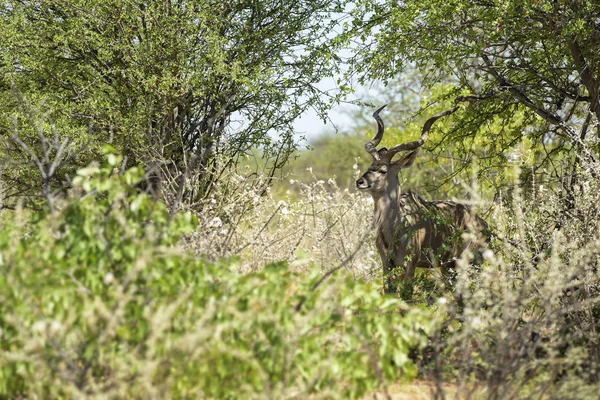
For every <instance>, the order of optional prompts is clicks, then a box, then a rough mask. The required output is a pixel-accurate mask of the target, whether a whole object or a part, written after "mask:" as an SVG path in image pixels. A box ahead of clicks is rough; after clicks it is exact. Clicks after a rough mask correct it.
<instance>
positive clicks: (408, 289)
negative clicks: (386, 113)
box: [356, 106, 487, 299]
mask: <svg viewBox="0 0 600 400" xmlns="http://www.w3.org/2000/svg"><path fill="white" fill-rule="evenodd" d="M384 107H385V106H383V107H381V108H380V109H378V110H377V111H375V112H374V113H373V117H374V118H375V120H376V121H377V128H378V129H377V134H376V135H375V137H374V138H373V139H372V140H370V141H369V142H367V144H366V145H365V150H366V151H367V152H368V153H369V154H371V156H372V157H373V163H372V164H371V165H370V166H369V168H368V169H367V171H366V172H365V173H364V174H363V176H361V177H360V178H359V179H358V180H357V181H356V187H357V188H358V189H359V190H362V191H366V192H369V193H370V194H371V196H373V200H374V201H375V215H374V226H375V229H376V233H377V238H376V245H377V250H378V251H379V255H380V256H381V261H382V262H383V276H384V291H385V292H386V293H395V292H396V285H397V284H398V283H397V281H396V280H395V277H398V278H399V279H398V280H399V281H404V285H403V287H404V291H403V297H404V298H405V299H409V298H410V297H411V296H412V282H411V281H412V278H413V276H414V272H415V268H416V267H425V268H431V267H441V268H442V274H444V272H445V270H446V268H448V267H453V266H454V263H455V261H456V260H457V259H458V258H460V256H461V254H462V252H463V251H464V250H466V249H467V248H468V247H469V246H470V245H471V243H466V242H465V240H464V239H463V237H462V236H463V235H462V233H463V232H465V231H475V232H481V231H487V224H486V222H485V221H484V220H483V219H482V218H480V217H479V216H478V215H477V214H476V213H475V212H474V211H472V210H471V209H470V208H469V207H467V206H465V205H462V204H458V203H456V202H453V201H426V200H423V199H422V198H421V197H420V196H419V195H417V194H416V193H411V192H407V193H401V192H400V183H399V180H398V173H399V172H400V170H401V169H403V168H408V167H410V166H411V165H412V164H413V162H414V161H415V158H416V157H417V153H418V152H419V148H420V147H421V146H422V145H423V143H425V141H426V140H427V135H428V133H429V129H430V128H431V126H432V125H433V123H434V122H435V121H436V120H437V119H439V118H441V117H443V116H445V115H448V114H450V113H451V112H453V110H451V111H446V112H443V113H439V114H437V115H435V116H433V117H431V118H430V119H429V120H427V122H425V125H424V126H423V131H422V134H421V138H420V139H419V140H416V141H414V142H408V143H402V144H398V145H395V146H393V147H392V148H390V149H386V148H385V147H383V148H381V149H379V150H377V145H378V144H379V142H380V141H381V138H382V137H383V131H384V125H383V121H382V120H381V117H380V116H379V112H380V111H381V110H382V109H383V108H384ZM401 151H409V152H408V153H407V154H405V155H403V156H402V157H401V158H399V159H398V160H396V161H393V160H392V159H393V158H394V155H396V154H397V153H399V152H401Z"/></svg>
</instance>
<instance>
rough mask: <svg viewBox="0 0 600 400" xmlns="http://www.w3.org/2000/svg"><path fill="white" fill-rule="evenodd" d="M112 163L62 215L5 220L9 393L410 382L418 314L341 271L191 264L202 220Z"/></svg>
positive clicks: (77, 185) (206, 393)
mask: <svg viewBox="0 0 600 400" xmlns="http://www.w3.org/2000/svg"><path fill="white" fill-rule="evenodd" d="M107 159H108V165H106V166H104V167H98V166H94V165H92V166H90V167H88V168H85V169H82V170H80V171H79V172H78V176H77V178H76V179H75V180H74V182H73V184H74V189H73V193H72V195H71V198H70V199H69V200H68V201H65V202H64V203H63V204H61V205H59V206H57V207H56V209H57V211H56V212H55V213H53V214H46V215H43V214H26V213H25V212H24V211H19V210H17V211H14V212H13V211H10V212H8V211H4V212H3V214H2V216H1V219H0V220H1V221H3V223H2V226H1V228H0V251H1V253H0V254H1V258H0V397H7V398H13V397H20V396H24V397H28V398H44V399H47V398H48V399H49V398H88V397H92V398H93V397H102V398H189V397H200V398H288V397H296V398H297V397H301V398H306V397H323V398H356V397H360V396H362V395H364V394H365V393H367V392H368V391H370V390H373V389H374V388H376V387H381V386H382V385H385V384H386V382H388V381H391V380H395V379H397V378H398V377H399V376H401V375H408V376H414V375H415V373H416V371H415V368H414V366H413V365H412V364H411V362H410V360H409V358H408V353H409V349H410V348H411V347H415V346H419V345H422V344H424V340H425V333H426V332H428V331H429V329H430V322H429V321H430V318H428V315H427V313H426V312H425V311H423V310H421V309H413V310H409V311H405V310H404V305H403V304H402V303H401V302H400V301H399V300H396V299H390V298H384V297H381V295H380V294H379V290H378V289H379V288H378V286H377V287H376V286H373V285H371V284H368V283H364V282H362V281H355V280H353V279H351V278H350V277H349V276H347V275H343V274H341V275H336V276H332V277H331V278H330V279H328V280H326V281H325V282H324V283H323V284H322V285H316V284H315V283H316V282H317V281H318V280H319V279H320V277H321V274H320V272H316V271H315V269H314V268H313V269H311V270H309V271H308V272H303V273H297V272H293V268H289V266H288V265H287V263H285V262H281V263H273V264H271V265H269V266H267V267H266V268H264V269H262V270H260V271H258V272H254V273H250V274H246V275H244V274H241V273H239V272H238V269H239V267H240V266H239V261H238V259H236V258H232V259H228V260H224V261H221V262H207V261H203V260H202V259H200V258H195V257H191V256H190V255H187V254H185V253H183V252H182V251H181V250H178V249H177V248H176V247H175V244H176V243H177V241H178V240H179V239H180V237H181V235H184V234H187V233H190V232H191V231H192V230H194V228H195V225H196V218H195V217H194V216H193V215H191V214H189V213H187V214H186V213H179V214H175V215H174V216H170V214H169V210H167V208H166V207H165V205H164V204H162V203H160V202H155V201H153V200H152V199H151V197H150V196H148V195H147V194H145V193H140V192H139V191H138V190H136V184H137V183H138V182H139V181H140V180H141V179H143V176H144V175H143V171H142V170H141V169H139V168H133V169H130V170H128V171H126V172H124V173H123V174H119V173H118V171H117V170H116V169H115V170H113V168H114V167H115V166H116V165H118V162H119V160H118V158H117V157H114V156H112V155H108V157H107ZM311 271H312V272H311ZM316 286H318V287H316Z"/></svg>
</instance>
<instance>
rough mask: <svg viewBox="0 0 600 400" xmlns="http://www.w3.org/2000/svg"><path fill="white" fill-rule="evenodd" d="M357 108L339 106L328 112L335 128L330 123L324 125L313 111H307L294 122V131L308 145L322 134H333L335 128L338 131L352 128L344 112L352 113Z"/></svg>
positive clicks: (346, 105) (345, 105) (348, 105)
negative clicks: (303, 138) (302, 137)
mask: <svg viewBox="0 0 600 400" xmlns="http://www.w3.org/2000/svg"><path fill="white" fill-rule="evenodd" d="M357 108H358V106H355V105H352V104H341V105H338V106H336V107H334V108H333V109H332V110H330V111H329V118H330V119H331V120H332V121H333V122H334V123H335V126H334V125H333V123H332V122H331V121H327V123H326V124H324V123H323V121H322V120H321V119H320V118H319V117H318V116H317V114H316V113H315V112H314V111H313V110H309V111H308V112H307V113H305V114H304V115H303V116H302V117H301V118H299V119H297V120H296V121H295V123H294V129H295V130H296V132H297V135H298V136H305V137H306V140H307V141H308V142H309V143H310V142H311V140H313V139H316V138H317V137H318V136H319V135H321V134H323V133H334V132H335V131H336V127H337V129H338V130H339V131H345V130H348V129H349V128H350V127H351V126H352V121H351V119H350V117H349V115H348V113H347V112H345V111H353V110H356V109H357Z"/></svg>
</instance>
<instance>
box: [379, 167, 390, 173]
mask: <svg viewBox="0 0 600 400" xmlns="http://www.w3.org/2000/svg"><path fill="white" fill-rule="evenodd" d="M377 171H378V172H379V173H380V174H387V172H388V169H387V167H381V168H379V169H378V170H377Z"/></svg>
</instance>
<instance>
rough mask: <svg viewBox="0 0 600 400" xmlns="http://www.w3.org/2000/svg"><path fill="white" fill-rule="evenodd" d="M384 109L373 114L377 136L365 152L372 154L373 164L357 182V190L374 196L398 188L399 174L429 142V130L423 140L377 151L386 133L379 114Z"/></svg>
mask: <svg viewBox="0 0 600 400" xmlns="http://www.w3.org/2000/svg"><path fill="white" fill-rule="evenodd" d="M384 107H385V106H383V107H381V108H379V109H378V110H377V111H375V112H374V113H373V118H375V120H376V121H377V134H376V135H375V137H374V138H373V139H371V140H370V141H368V142H367V144H365V150H366V151H367V152H368V153H369V154H371V156H372V157H373V162H372V163H371V165H370V166H369V168H368V169H367V172H365V173H364V174H363V176H361V177H360V178H359V179H358V180H357V181H356V187H357V189H359V190H364V191H367V192H369V193H371V194H372V195H373V196H378V194H379V193H382V192H388V191H390V190H391V189H396V188H397V187H398V172H400V170H401V169H402V168H408V167H410V166H411V165H412V164H413V163H414V161H415V158H417V153H418V152H419V147H421V145H423V143H425V140H427V132H428V131H429V129H427V131H425V130H424V132H423V134H422V135H421V138H420V139H419V140H416V141H414V142H408V143H402V144H398V145H396V146H394V147H392V148H391V149H387V148H385V147H383V148H381V149H379V150H377V145H379V142H381V138H382V137H383V131H384V125H383V121H382V119H381V117H380V116H379V112H380V111H381V110H383V109H384ZM406 150H409V151H410V153H408V154H406V155H404V156H403V157H402V158H400V159H399V160H396V161H392V159H393V158H394V156H395V155H396V153H398V152H400V151H406Z"/></svg>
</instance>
